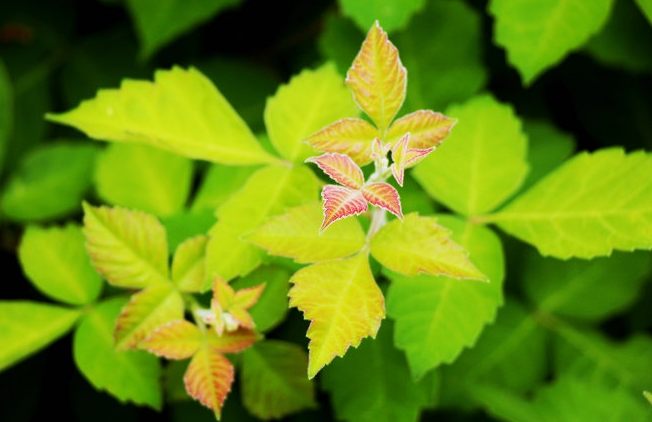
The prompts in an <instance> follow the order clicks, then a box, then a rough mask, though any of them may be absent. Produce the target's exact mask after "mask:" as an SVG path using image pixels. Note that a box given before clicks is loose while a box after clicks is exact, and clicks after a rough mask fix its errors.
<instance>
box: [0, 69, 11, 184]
mask: <svg viewBox="0 0 652 422" xmlns="http://www.w3.org/2000/svg"><path fill="white" fill-rule="evenodd" d="M13 125H14V99H13V86H12V84H11V79H10V78H9V73H8V72H7V69H6V68H5V65H4V62H3V61H2V60H0V174H2V170H3V169H4V163H5V154H6V153H7V147H8V143H9V139H10V136H11V133H12V127H13Z"/></svg>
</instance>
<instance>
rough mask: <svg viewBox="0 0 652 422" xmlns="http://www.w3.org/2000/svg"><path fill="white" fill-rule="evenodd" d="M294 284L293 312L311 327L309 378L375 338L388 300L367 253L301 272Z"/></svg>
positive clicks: (298, 272) (291, 297)
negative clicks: (369, 338)
mask: <svg viewBox="0 0 652 422" xmlns="http://www.w3.org/2000/svg"><path fill="white" fill-rule="evenodd" d="M290 281H291V282H292V283H293V286H292V288H291V289H290V293H289V295H290V306H294V307H296V308H298V309H299V310H300V311H302V312H303V316H304V318H305V319H308V320H310V321H311V323H310V327H309V328H308V334H307V336H308V338H310V344H309V345H308V349H309V350H310V353H309V355H310V356H309V364H308V378H313V377H314V376H315V375H316V374H317V372H319V370H320V369H321V368H323V367H324V365H327V364H328V363H329V362H331V361H332V360H333V358H334V357H335V356H343V355H344V353H346V351H347V349H348V348H349V347H350V346H353V347H358V345H359V344H360V341H361V340H362V339H363V338H364V337H368V336H371V337H372V338H373V337H376V333H377V332H378V328H379V327H380V321H381V320H382V319H383V318H384V317H385V300H384V298H383V294H382V292H381V291H380V289H379V288H378V285H376V282H375V280H374V278H373V274H372V273H371V269H370V267H369V261H368V257H367V255H366V254H364V253H360V254H358V255H356V256H353V257H351V258H346V259H339V260H333V261H326V262H320V263H317V264H313V265H311V266H309V267H306V268H303V269H301V270H299V271H297V272H296V273H295V274H294V275H293V276H292V278H291V279H290Z"/></svg>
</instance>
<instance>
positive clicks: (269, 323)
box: [231, 266, 290, 333]
mask: <svg viewBox="0 0 652 422" xmlns="http://www.w3.org/2000/svg"><path fill="white" fill-rule="evenodd" d="M289 280H290V273H289V272H288V271H287V270H285V269H283V268H277V267H271V266H263V267H259V268H257V269H255V270H254V271H252V272H251V273H249V274H247V275H246V276H244V277H242V278H238V279H237V280H235V281H234V282H233V283H231V285H232V286H233V288H234V289H235V290H240V289H246V288H248V287H254V286H258V285H260V284H263V283H265V289H264V290H263V293H262V294H261V295H260V298H258V301H257V302H256V303H255V304H254V306H252V307H251V309H249V314H250V315H251V317H252V318H253V320H254V323H255V324H256V331H258V332H262V333H264V332H267V331H270V330H272V329H273V328H275V327H276V326H277V325H279V324H280V323H281V322H283V320H284V319H285V315H286V314H287V311H288V290H289V288H290V284H289V283H288V281H289Z"/></svg>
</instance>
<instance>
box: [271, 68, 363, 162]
mask: <svg viewBox="0 0 652 422" xmlns="http://www.w3.org/2000/svg"><path fill="white" fill-rule="evenodd" d="M358 113H359V111H358V109H357V107H356V105H355V103H354V102H353V100H352V98H351V93H350V92H349V90H348V89H347V88H346V86H345V85H344V81H343V80H342V77H341V76H340V75H339V74H338V73H337V71H336V69H335V66H334V65H332V64H327V65H325V66H322V67H320V68H319V69H317V70H304V71H303V72H301V73H300V74H299V75H297V76H295V77H293V78H292V79H291V80H290V82H289V83H288V84H287V85H283V86H281V87H280V88H279V89H278V91H277V92H276V94H275V95H274V96H273V97H270V98H269V99H268V100H267V105H266V106H265V126H266V128H267V133H268V134H269V138H270V141H271V142H272V145H274V147H275V148H276V150H277V151H278V152H279V153H280V154H281V155H282V156H283V157H284V158H286V159H288V160H290V161H293V162H302V161H303V160H305V159H306V158H308V157H310V156H311V155H315V150H314V149H313V148H311V147H310V146H308V145H306V143H305V142H304V140H305V139H306V138H307V137H308V136H309V135H311V134H313V133H315V132H317V131H318V130H320V129H321V128H323V127H324V126H326V125H327V124H329V123H331V122H333V121H334V120H338V119H341V118H343V117H352V116H357V115H358ZM313 146H315V145H314V144H313Z"/></svg>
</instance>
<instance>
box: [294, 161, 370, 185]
mask: <svg viewBox="0 0 652 422" xmlns="http://www.w3.org/2000/svg"><path fill="white" fill-rule="evenodd" d="M306 162H308V163H315V164H317V166H318V167H319V168H320V169H321V170H322V171H323V172H324V173H326V174H327V175H328V177H330V178H331V179H332V180H334V181H335V182H337V183H339V184H340V185H343V186H346V187H347V188H351V189H360V188H361V187H362V184H363V183H364V175H363V174H362V169H361V168H360V167H358V165H357V164H356V163H355V162H354V161H353V160H352V159H351V158H350V157H349V156H348V155H344V154H339V153H336V152H328V153H326V154H323V155H320V156H319V157H311V158H308V159H307V160H306Z"/></svg>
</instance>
